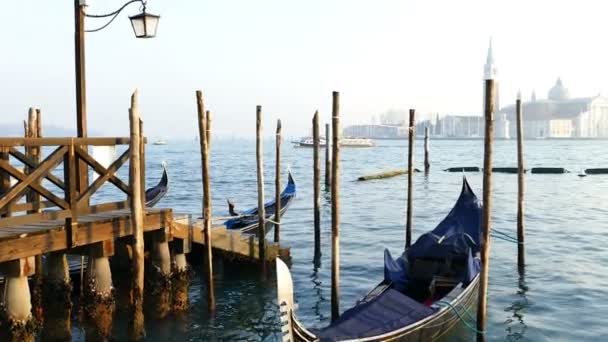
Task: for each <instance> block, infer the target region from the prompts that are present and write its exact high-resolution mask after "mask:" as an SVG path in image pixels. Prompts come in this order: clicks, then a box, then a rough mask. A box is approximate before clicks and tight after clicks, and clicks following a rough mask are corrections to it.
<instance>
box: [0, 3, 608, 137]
mask: <svg viewBox="0 0 608 342" xmlns="http://www.w3.org/2000/svg"><path fill="white" fill-rule="evenodd" d="M122 4H123V2H122V1H116V0H106V1H95V0H89V1H88V5H89V7H88V9H87V12H88V13H92V14H95V13H106V12H110V11H112V10H114V9H116V8H117V7H120V6H121V5H122ZM607 8H608V5H607V4H605V3H604V2H602V1H578V2H576V3H572V2H566V1H536V2H527V1H523V0H517V1H510V2H500V1H482V0H476V1H464V2H462V1H461V2H452V1H398V0H391V1H388V0H386V1H375V2H373V3H371V2H367V1H352V0H351V1H346V0H335V1H319V0H316V1H309V2H305V3H291V2H284V1H278V0H267V1H262V2H248V1H244V0H241V1H222V2H220V3H206V2H198V1H193V0H189V1H180V2H174V1H167V0H150V1H148V11H149V12H151V13H155V14H160V15H161V19H160V24H159V28H158V36H157V37H156V38H154V39H148V40H138V39H135V38H134V36H133V32H132V29H131V25H130V23H129V20H128V15H133V14H136V13H138V5H131V6H129V7H128V8H127V9H126V10H125V11H124V12H123V13H121V14H120V15H119V17H118V18H117V19H116V20H115V21H114V22H113V23H112V24H111V25H110V26H109V27H108V28H107V29H105V30H103V31H102V32H97V33H88V34H87V37H86V66H87V90H88V91H87V100H88V106H87V109H88V126H89V131H91V132H92V131H96V132H100V133H102V134H103V135H114V136H124V135H127V133H128V114H127V108H128V106H129V96H130V94H131V92H132V91H133V90H134V89H135V88H138V89H139V94H140V107H141V113H142V117H143V119H144V122H145V132H146V135H148V136H149V137H156V136H163V137H166V138H167V139H175V138H180V137H194V136H196V134H197V133H196V132H197V123H196V102H195V95H194V92H195V90H196V89H201V90H203V93H204V94H205V100H206V104H207V107H208V109H210V110H211V111H212V112H213V131H214V135H217V136H222V137H230V136H235V137H252V136H253V135H254V134H255V106H256V105H262V106H263V113H264V129H265V134H264V135H265V136H270V135H272V132H274V128H275V122H276V119H277V118H281V120H282V122H283V128H284V134H285V136H290V137H291V136H299V135H305V134H308V132H309V127H310V122H311V119H312V114H313V113H314V111H315V110H316V109H318V110H319V111H320V114H321V122H322V123H324V122H326V121H327V120H328V119H329V116H330V115H329V113H330V109H331V103H330V102H331V92H332V91H334V90H337V91H340V94H341V117H342V124H343V125H344V126H345V125H348V124H354V123H367V122H370V119H371V117H372V116H373V115H376V116H377V115H378V114H380V113H382V112H385V111H387V110H389V109H397V110H407V109H408V108H416V109H417V110H418V111H419V112H422V113H424V112H439V113H442V114H450V113H454V114H460V113H465V114H478V113H479V112H480V110H481V94H482V76H483V64H484V62H485V58H486V50H487V47H488V39H489V37H493V43H494V57H495V60H496V65H497V67H498V81H499V82H500V88H499V89H500V96H501V100H500V101H501V105H506V104H508V103H511V102H512V100H513V99H515V96H516V93H517V90H518V89H520V88H521V90H522V93H523V97H524V99H528V98H529V97H530V93H531V92H532V90H533V89H535V90H536V94H537V97H538V98H545V97H546V93H547V91H548V90H549V88H550V87H552V86H553V84H554V83H555V80H556V79H557V77H561V78H562V80H563V82H564V85H565V86H566V87H568V88H569V89H570V91H571V93H572V95H573V96H574V97H578V96H592V95H596V94H598V93H599V92H600V91H601V90H602V89H603V90H606V89H608V68H606V66H605V63H606V62H605V61H606V60H608V51H607V50H606V48H605V47H603V46H601V43H602V42H603V38H604V35H605V34H604V32H605V31H606V28H607V26H608V25H607V24H605V20H604V18H603V17H604V13H605V12H606V9H607ZM29 15H31V16H32V17H33V18H32V19H33V20H31V19H30V20H28V19H29V18H28V16H29ZM73 21H74V19H73V2H72V1H61V2H42V1H30V2H10V3H7V4H5V6H4V11H3V18H2V21H1V24H0V28H1V29H2V31H3V32H12V34H5V39H4V49H3V56H2V58H1V59H0V60H1V61H2V63H0V73H1V77H0V79H1V80H2V82H1V83H0V94H1V95H0V96H1V97H2V103H3V104H4V106H3V108H2V109H3V112H4V113H6V114H3V115H2V116H1V117H0V124H7V125H14V124H16V125H21V121H22V120H23V119H24V118H25V117H26V114H27V109H28V107H30V106H35V107H40V108H41V110H42V113H43V122H44V124H45V125H50V124H52V125H55V126H58V127H74V126H75V94H74V93H75V91H74V46H73V45H74V33H73V30H74V22H73ZM86 22H87V28H96V27H98V26H100V25H102V24H103V23H104V22H105V21H103V20H102V21H98V20H97V21H96V20H94V19H89V18H87V20H86Z"/></svg>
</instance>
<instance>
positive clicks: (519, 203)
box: [515, 92, 526, 269]
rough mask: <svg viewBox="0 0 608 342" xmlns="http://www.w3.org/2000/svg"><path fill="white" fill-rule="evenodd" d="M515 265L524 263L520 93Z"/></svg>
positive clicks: (518, 108)
mask: <svg viewBox="0 0 608 342" xmlns="http://www.w3.org/2000/svg"><path fill="white" fill-rule="evenodd" d="M515 106H516V111H517V242H518V243H517V265H518V266H519V268H520V269H522V268H523V267H524V265H525V263H526V259H525V252H524V251H525V250H524V172H525V169H524V131H523V126H522V106H521V92H519V93H518V94H517V102H516V104H515Z"/></svg>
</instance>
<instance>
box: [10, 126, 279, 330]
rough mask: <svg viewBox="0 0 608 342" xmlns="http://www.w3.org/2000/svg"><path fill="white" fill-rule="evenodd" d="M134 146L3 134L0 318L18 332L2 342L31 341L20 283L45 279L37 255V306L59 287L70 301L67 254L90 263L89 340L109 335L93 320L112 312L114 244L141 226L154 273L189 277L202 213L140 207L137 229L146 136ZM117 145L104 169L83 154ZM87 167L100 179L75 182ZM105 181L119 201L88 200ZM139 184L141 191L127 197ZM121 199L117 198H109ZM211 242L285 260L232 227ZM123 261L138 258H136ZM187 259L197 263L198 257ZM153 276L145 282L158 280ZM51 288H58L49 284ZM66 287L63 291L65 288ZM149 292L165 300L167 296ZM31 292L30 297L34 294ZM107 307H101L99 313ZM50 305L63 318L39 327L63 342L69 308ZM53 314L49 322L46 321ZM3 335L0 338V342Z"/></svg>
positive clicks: (220, 229)
mask: <svg viewBox="0 0 608 342" xmlns="http://www.w3.org/2000/svg"><path fill="white" fill-rule="evenodd" d="M138 141H140V142H141V146H139V147H137V144H132V142H131V139H130V138H121V137H119V138H86V137H79V138H71V137H69V138H40V137H35V138H30V137H25V138H0V275H1V276H3V277H4V280H5V281H4V290H3V291H4V296H3V304H4V307H5V308H6V309H5V310H6V312H5V313H6V316H5V317H7V319H8V321H7V322H4V323H3V322H0V328H2V329H0V330H3V324H9V325H10V324H13V325H11V326H15V325H14V322H17V323H18V324H20V325H19V326H20V327H25V328H19V329H17V330H14V329H13V330H12V331H10V332H5V333H8V334H9V335H8V337H7V338H8V340H11V341H18V340H27V341H31V340H33V335H31V331H32V330H31V329H30V328H28V327H29V326H30V325H31V324H30V323H29V322H31V321H32V311H34V312H35V311H36V310H37V309H36V310H31V308H32V305H33V304H34V303H35V301H34V297H32V298H31V299H30V294H29V293H30V290H29V289H28V282H27V277H29V276H32V275H34V273H36V274H42V272H41V268H42V266H43V264H42V263H41V262H35V259H36V257H39V256H41V255H48V257H47V265H46V266H44V267H48V269H47V270H45V271H48V272H46V273H45V278H44V279H46V280H45V281H46V282H47V283H44V284H46V285H44V286H46V290H44V291H43V292H42V293H43V298H42V300H43V302H44V301H45V299H44V297H45V296H47V297H48V296H51V297H53V295H52V293H53V291H55V290H54V289H56V288H59V289H61V290H62V291H64V292H66V291H67V292H66V294H65V295H63V297H62V298H64V299H65V300H67V301H68V302H69V291H70V289H71V287H70V285H69V276H68V267H67V261H66V255H68V254H76V255H82V256H87V257H88V258H89V262H87V265H89V266H90V268H91V270H87V277H90V279H93V281H91V280H89V278H88V279H87V285H85V288H84V291H85V296H86V295H87V293H89V294H91V293H92V294H93V296H97V297H96V298H97V299H93V300H92V303H93V309H92V310H93V311H91V312H90V313H88V314H85V316H86V315H89V316H88V317H89V319H90V320H92V321H93V322H96V324H98V325H99V326H98V327H96V328H94V329H93V330H92V331H93V332H92V334H99V335H100V337H104V336H105V337H107V336H109V334H110V329H109V327H111V323H110V324H109V325H108V324H105V322H107V321H106V320H104V319H103V318H101V319H100V318H99V317H101V316H99V315H101V314H104V313H105V314H109V317H111V313H112V312H113V310H114V304H113V299H112V291H111V289H112V286H113V285H112V278H113V277H112V274H111V273H112V272H114V270H113V269H112V270H110V266H109V263H108V257H110V256H115V257H119V258H120V257H123V256H124V253H123V254H121V255H120V256H119V254H120V253H119V247H120V246H124V243H125V242H126V243H127V244H128V245H133V242H134V240H135V235H136V230H137V229H142V230H143V233H144V234H145V235H147V236H148V237H149V239H148V238H146V246H145V249H146V250H148V251H149V253H146V259H147V260H148V261H146V262H151V263H152V264H153V265H157V266H159V267H157V268H156V269H160V270H162V272H161V273H162V274H161V277H165V278H166V279H169V278H170V277H172V274H173V276H174V275H175V274H182V275H184V274H187V273H184V270H185V269H186V267H187V266H186V264H185V254H187V253H190V251H191V246H192V244H193V243H196V244H204V243H205V239H204V235H205V234H204V228H203V227H204V226H203V223H202V220H199V219H195V218H193V217H198V216H199V215H194V216H193V215H189V214H174V212H173V210H172V209H171V208H145V209H143V224H142V227H140V228H136V227H135V226H134V222H135V220H134V215H133V209H132V206H131V204H132V203H131V202H132V201H134V199H135V200H139V199H141V200H142V201H143V199H144V198H145V195H144V190H145V183H144V181H143V180H144V179H145V169H144V163H145V162H144V161H145V156H144V154H145V149H144V148H143V144H145V139H144V138H143V137H139V138H138ZM117 145H124V146H122V148H121V151H123V152H122V153H121V154H120V156H118V158H117V159H116V160H115V161H114V162H112V163H111V164H110V165H109V166H108V167H107V168H106V167H104V166H102V165H101V163H100V162H99V161H97V160H95V158H94V157H93V156H92V155H91V154H89V152H88V147H89V146H114V147H115V146H117ZM133 146H136V147H133ZM132 148H133V149H136V150H138V151H139V159H137V158H133V154H132V153H131V149H132ZM31 150H37V151H45V152H47V153H48V154H46V156H36V158H34V157H32V155H31V153H28V151H31ZM49 151H50V153H49ZM40 157H43V158H40ZM39 160H41V161H39ZM133 160H136V162H135V164H134V165H137V166H138V168H139V169H140V170H141V171H139V173H133V171H132V170H131V172H130V173H131V174H133V175H131V177H129V181H127V182H126V183H125V182H124V181H123V180H121V179H120V178H119V177H118V170H119V169H120V168H121V167H122V166H123V165H124V164H125V163H126V162H127V161H130V163H129V164H131V163H134V162H133ZM92 171H94V172H95V173H97V174H98V175H99V176H98V177H97V178H94V177H91V179H90V181H89V180H88V177H82V175H83V174H84V175H88V174H89V172H92ZM140 178H141V179H140ZM136 179H137V180H138V181H140V182H141V186H139V187H134V186H133V183H134V180H136ZM107 183H110V184H113V185H114V186H115V187H116V188H117V189H118V190H119V191H120V193H121V194H122V196H124V199H123V200H122V201H116V202H107V203H99V201H95V198H96V197H94V195H95V194H97V193H98V192H99V190H100V189H101V188H102V187H103V186H104V185H106V184H107ZM137 188H139V190H136V191H134V189H137ZM135 192H137V193H135ZM122 196H121V195H120V194H117V195H116V196H114V197H113V199H119V197H122ZM105 198H108V197H105ZM92 202H95V203H94V204H92ZM217 222H220V221H217ZM211 237H212V238H211V241H212V242H211V243H212V246H211V247H212V249H213V251H214V252H220V254H222V255H225V256H228V257H229V258H236V259H240V260H252V261H255V260H257V259H259V256H260V254H262V255H265V258H266V260H268V261H272V260H274V259H275V258H276V257H278V256H281V257H288V256H289V249H286V248H281V247H280V246H279V245H278V244H277V243H271V242H268V243H266V244H265V246H266V247H265V253H264V252H262V253H260V250H259V246H260V244H259V241H258V239H257V237H256V236H254V235H246V234H242V233H241V232H240V231H238V230H236V231H230V230H227V229H226V228H225V227H224V226H223V225H221V226H220V225H215V226H212V227H211ZM117 241H120V244H118V243H116V242H117ZM148 241H149V243H148ZM115 243H116V249H117V250H116V255H115V253H114V252H115ZM168 243H170V244H168ZM169 248H172V249H173V253H170V252H169V250H168V249H169ZM131 251H133V246H131ZM127 256H128V257H130V258H131V259H134V258H135V256H134V255H133V253H129V254H127ZM194 257H195V258H199V257H200V258H202V255H201V256H194ZM169 258H171V261H172V262H174V264H175V265H177V266H175V267H176V268H175V269H173V268H172V267H174V266H171V261H170V260H169ZM38 259H40V258H38ZM121 260H122V259H121ZM121 262H122V261H121ZM138 262H139V261H138ZM123 265H130V263H129V262H126V263H123ZM37 268H38V269H37ZM87 268H89V267H87ZM153 269H154V268H153ZM146 272H147V271H146ZM47 274H48V275H47ZM148 276H149V275H148V274H146V275H145V277H148ZM150 276H152V278H151V279H154V278H155V277H157V276H156V275H150ZM51 282H56V283H58V284H59V285H52V284H51ZM63 283H65V285H62V284H63ZM81 283H82V280H81ZM160 283H162V282H160ZM49 284H51V285H49ZM39 286H40V285H39ZM49 286H50V287H49ZM81 286H82V285H81ZM87 286H88V287H89V289H88V290H87ZM91 286H92V287H91ZM81 290H82V287H81ZM45 291H46V292H45ZM87 291H88V292H87ZM179 291H181V292H180V293H182V295H181V297H183V296H184V293H185V296H186V297H185V298H182V299H181V301H182V302H184V301H185V302H187V291H184V290H179ZM156 292H159V293H161V295H164V296H166V295H167V294H166V292H165V291H156ZM32 293H36V290H34V291H33V292H32ZM38 293H39V291H38ZM51 297H48V298H47V302H48V301H49V300H50V301H53V300H54V299H52V298H51ZM53 298H55V297H53ZM146 298H149V297H146ZM55 301H56V300H55ZM151 301H153V300H151ZM159 302H162V300H160V301H159ZM95 303H96V304H95ZM100 303H101V304H100ZM106 304H107V305H108V306H107V309H99V310H98V308H100V307H101V306H103V305H106ZM50 305H51V306H50V307H48V308H47V309H48V310H49V312H55V311H54V310H56V308H57V307H59V310H60V311H61V314H60V315H57V314H53V317H59V316H61V317H64V318H65V319H64V321H63V322H61V323H60V324H57V323H56V322H55V321H53V322H52V323H51V321H49V322H46V321H45V322H44V328H45V331H46V329H47V327H50V326H53V327H59V328H56V329H55V330H56V331H60V332H59V333H57V334H55V333H53V335H54V336H55V337H57V338H60V339H69V337H70V335H71V333H70V328H69V317H70V308H71V304H69V303H68V304H61V303H51V304H50ZM99 305H101V306H99ZM186 306H187V305H185V306H184V305H181V306H180V307H182V308H183V307H186ZM88 307H89V308H90V307H91V306H88ZM64 308H65V309H64ZM85 310H87V309H86V307H85ZM64 311H65V312H64ZM100 312H101V313H100ZM53 317H51V316H49V317H48V319H49V320H50V319H53ZM46 319H47V318H45V320H46ZM110 319H111V318H110ZM11 322H13V323H11ZM100 322H101V323H100ZM104 324H105V325H104ZM11 329H12V328H11ZM49 329H50V328H49ZM49 331H50V330H49ZM49 331H47V332H49ZM92 336H93V335H92ZM5 337H6V336H4V335H2V332H0V339H1V338H5Z"/></svg>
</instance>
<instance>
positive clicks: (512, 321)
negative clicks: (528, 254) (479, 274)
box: [505, 268, 531, 341]
mask: <svg viewBox="0 0 608 342" xmlns="http://www.w3.org/2000/svg"><path fill="white" fill-rule="evenodd" d="M527 292H528V285H527V284H526V272H525V269H523V268H520V269H519V278H518V284H517V298H516V299H515V301H514V302H513V304H511V306H509V307H507V308H506V309H505V311H511V312H512V313H513V314H512V316H511V317H509V318H507V320H506V322H505V323H506V325H507V328H506V329H505V330H506V332H507V341H519V340H521V339H523V338H524V335H525V332H526V330H527V329H528V327H527V326H526V323H525V322H524V316H525V313H526V311H527V309H528V308H529V307H530V306H531V302H530V301H529V300H528V298H527V296H526V293H527Z"/></svg>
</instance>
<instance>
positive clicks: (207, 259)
mask: <svg viewBox="0 0 608 342" xmlns="http://www.w3.org/2000/svg"><path fill="white" fill-rule="evenodd" d="M196 104H197V109H198V133H199V136H200V139H199V142H200V149H201V179H202V181H203V203H202V204H203V229H204V234H205V251H204V253H203V255H204V260H203V264H204V267H205V277H206V279H207V307H208V309H209V312H210V313H211V314H214V313H215V287H214V284H213V254H212V252H211V183H210V179H209V135H210V133H211V128H210V127H207V125H208V124H210V123H211V121H210V120H209V119H208V118H207V115H206V112H205V104H204V102H203V92H202V91H200V90H197V91H196Z"/></svg>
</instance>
